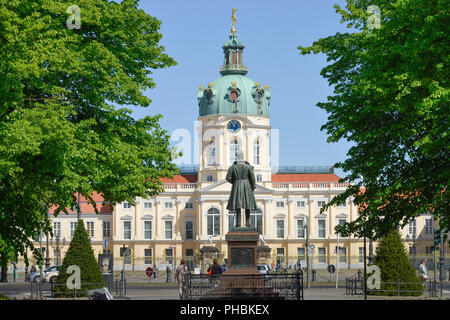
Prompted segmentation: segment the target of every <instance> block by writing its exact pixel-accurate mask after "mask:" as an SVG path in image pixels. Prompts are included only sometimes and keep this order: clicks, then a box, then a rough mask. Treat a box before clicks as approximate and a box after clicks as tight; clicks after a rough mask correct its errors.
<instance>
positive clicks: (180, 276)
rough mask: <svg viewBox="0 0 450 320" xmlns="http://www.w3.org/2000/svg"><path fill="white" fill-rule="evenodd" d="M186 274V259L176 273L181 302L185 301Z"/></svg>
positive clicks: (182, 260) (181, 262)
mask: <svg viewBox="0 0 450 320" xmlns="http://www.w3.org/2000/svg"><path fill="white" fill-rule="evenodd" d="M186 272H187V267H186V261H185V260H184V259H181V261H180V265H179V266H178V268H177V270H176V271H175V280H176V281H177V282H178V294H179V295H180V300H183V286H184V275H185V273H186Z"/></svg>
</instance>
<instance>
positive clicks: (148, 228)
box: [144, 221, 152, 240]
mask: <svg viewBox="0 0 450 320" xmlns="http://www.w3.org/2000/svg"><path fill="white" fill-rule="evenodd" d="M151 238H152V222H151V221H144V239H145V240H150V239H151Z"/></svg>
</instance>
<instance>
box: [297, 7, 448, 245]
mask: <svg viewBox="0 0 450 320" xmlns="http://www.w3.org/2000/svg"><path fill="white" fill-rule="evenodd" d="M369 5H377V6H378V7H379V8H380V11H381V23H380V29H376V28H374V29H369V28H368V24H367V21H368V18H369V16H371V15H372V13H367V12H366V10H367V8H368V6H369ZM335 8H336V12H337V13H339V14H340V15H341V16H342V20H341V22H345V23H348V24H349V25H348V26H349V27H351V28H353V31H354V32H353V33H351V32H348V33H336V34H335V35H332V36H329V37H326V38H322V39H319V40H317V41H315V42H314V43H313V45H312V46H310V47H302V46H299V47H298V49H299V50H300V52H301V54H303V55H305V54H309V53H324V54H325V55H326V56H327V60H328V61H330V64H329V65H327V66H326V67H325V68H323V69H322V71H321V75H322V76H323V77H324V78H326V79H328V83H329V84H330V85H332V86H333V88H334V93H333V95H331V96H329V97H328V101H327V102H320V103H318V104H317V106H318V107H320V108H322V109H324V110H326V111H327V112H328V114H329V116H328V121H327V123H325V124H324V125H323V126H322V130H325V131H326V132H327V133H328V135H329V137H328V141H329V142H337V141H339V140H341V139H346V140H348V141H351V142H352V144H353V146H352V147H351V148H350V150H349V151H348V154H347V155H348V156H349V157H348V159H346V160H345V161H344V162H342V163H338V164H336V167H338V168H343V169H344V171H345V172H346V176H345V178H343V179H342V181H347V182H352V181H355V182H356V184H355V185H354V186H351V187H349V188H348V189H347V190H346V191H345V192H344V193H342V194H341V195H339V196H337V197H335V198H333V200H332V201H331V202H330V203H329V204H328V206H326V208H328V207H329V206H332V205H336V204H339V203H342V202H343V201H344V200H345V199H346V198H348V197H354V203H355V204H356V205H358V206H361V209H362V210H361V211H360V216H359V217H358V218H357V219H356V220H355V221H353V222H350V223H347V224H346V225H345V226H343V227H339V228H337V232H340V233H342V234H343V235H344V236H350V235H351V234H355V235H356V236H359V237H362V236H364V235H366V236H368V237H371V238H375V239H377V238H380V237H381V236H383V235H385V234H387V233H388V232H389V230H391V229H392V228H395V227H397V226H399V225H401V226H402V227H403V226H405V225H406V224H407V223H408V222H409V221H411V220H412V219H413V218H414V217H417V216H419V215H420V214H424V213H430V212H432V213H433V215H434V216H435V218H436V219H438V220H439V221H440V226H441V228H443V229H447V230H448V229H449V228H450V212H449V210H448V208H449V207H450V196H449V189H448V185H449V182H450V161H448V159H450V134H449V133H450V130H449V129H450V123H449V121H450V117H449V114H450V103H449V93H450V89H449V74H448V71H449V70H450V68H449V61H450V59H449V55H448V43H449V42H450V39H449V38H450V25H449V23H448V17H449V8H450V7H449V6H448V1H447V0H407V1H405V0H376V1H372V0H371V1H367V0H347V5H346V8H345V9H343V8H341V7H339V6H337V5H336V6H335ZM361 177H362V178H363V181H361V180H359V179H360V178H361ZM358 180H359V181H358ZM361 187H364V188H365V190H363V192H361ZM326 208H324V209H323V210H325V209H326Z"/></svg>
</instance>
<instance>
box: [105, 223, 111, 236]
mask: <svg viewBox="0 0 450 320" xmlns="http://www.w3.org/2000/svg"><path fill="white" fill-rule="evenodd" d="M103 237H104V238H105V237H111V221H103Z"/></svg>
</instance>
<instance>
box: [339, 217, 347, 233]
mask: <svg viewBox="0 0 450 320" xmlns="http://www.w3.org/2000/svg"><path fill="white" fill-rule="evenodd" d="M346 222H347V220H346V219H339V220H338V225H340V226H343V225H344V224H345V223H346ZM338 236H339V237H342V235H341V234H340V233H339V234H338Z"/></svg>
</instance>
